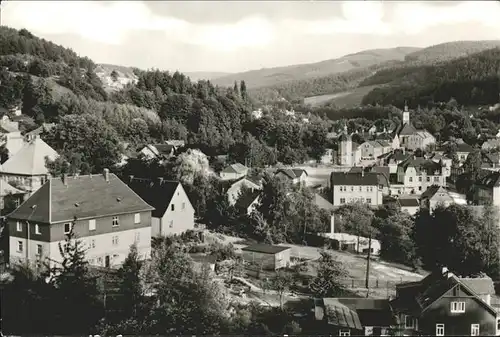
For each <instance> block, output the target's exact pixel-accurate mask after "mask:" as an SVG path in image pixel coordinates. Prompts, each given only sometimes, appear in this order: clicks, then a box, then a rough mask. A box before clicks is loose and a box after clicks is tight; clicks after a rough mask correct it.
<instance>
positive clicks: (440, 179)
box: [397, 157, 446, 194]
mask: <svg viewBox="0 0 500 337" xmlns="http://www.w3.org/2000/svg"><path fill="white" fill-rule="evenodd" d="M397 181H398V183H400V184H403V185H404V193H410V194H421V193H423V192H425V190H427V188H428V187H429V186H432V185H439V186H446V176H445V170H444V167H443V165H442V164H441V163H436V162H434V161H432V160H430V159H425V158H423V157H410V158H408V159H407V160H405V161H403V162H401V163H400V164H399V165H398V171H397Z"/></svg>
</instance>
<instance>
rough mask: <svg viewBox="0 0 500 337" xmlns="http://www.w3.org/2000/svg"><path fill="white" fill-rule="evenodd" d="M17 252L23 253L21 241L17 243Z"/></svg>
mask: <svg viewBox="0 0 500 337" xmlns="http://www.w3.org/2000/svg"><path fill="white" fill-rule="evenodd" d="M17 251H18V252H19V253H22V252H23V242H22V241H17Z"/></svg>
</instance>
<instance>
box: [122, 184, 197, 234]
mask: <svg viewBox="0 0 500 337" xmlns="http://www.w3.org/2000/svg"><path fill="white" fill-rule="evenodd" d="M127 184H128V186H129V187H130V188H131V189H132V190H133V191H134V192H135V193H137V195H139V196H140V197H141V198H142V199H144V200H145V201H146V202H147V203H148V204H150V205H151V206H153V207H154V208H155V209H154V211H153V212H152V219H151V235H152V236H153V237H157V236H167V235H171V234H181V233H184V232H186V231H187V230H193V229H194V228H195V226H194V224H195V209H194V208H193V205H192V204H191V201H190V200H189V197H188V195H187V194H186V191H185V190H184V188H183V187H182V184H181V183H180V182H178V181H169V180H164V179H162V178H157V179H155V180H152V179H140V178H134V177H129V180H128V182H127Z"/></svg>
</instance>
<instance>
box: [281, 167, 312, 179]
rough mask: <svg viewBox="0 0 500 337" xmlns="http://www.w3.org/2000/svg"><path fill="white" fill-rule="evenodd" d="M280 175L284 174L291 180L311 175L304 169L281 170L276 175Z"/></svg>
mask: <svg viewBox="0 0 500 337" xmlns="http://www.w3.org/2000/svg"><path fill="white" fill-rule="evenodd" d="M278 173H283V174H284V175H286V176H287V177H288V178H290V179H296V178H300V176H301V175H302V174H304V173H305V174H306V175H309V174H308V173H307V171H306V170H303V169H279V170H278V171H276V174H278Z"/></svg>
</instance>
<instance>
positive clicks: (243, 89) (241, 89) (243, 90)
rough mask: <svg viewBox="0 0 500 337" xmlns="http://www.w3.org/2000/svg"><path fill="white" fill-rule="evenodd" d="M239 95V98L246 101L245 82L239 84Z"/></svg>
mask: <svg viewBox="0 0 500 337" xmlns="http://www.w3.org/2000/svg"><path fill="white" fill-rule="evenodd" d="M240 95H241V98H243V99H246V98H247V85H246V83H245V81H241V82H240Z"/></svg>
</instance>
